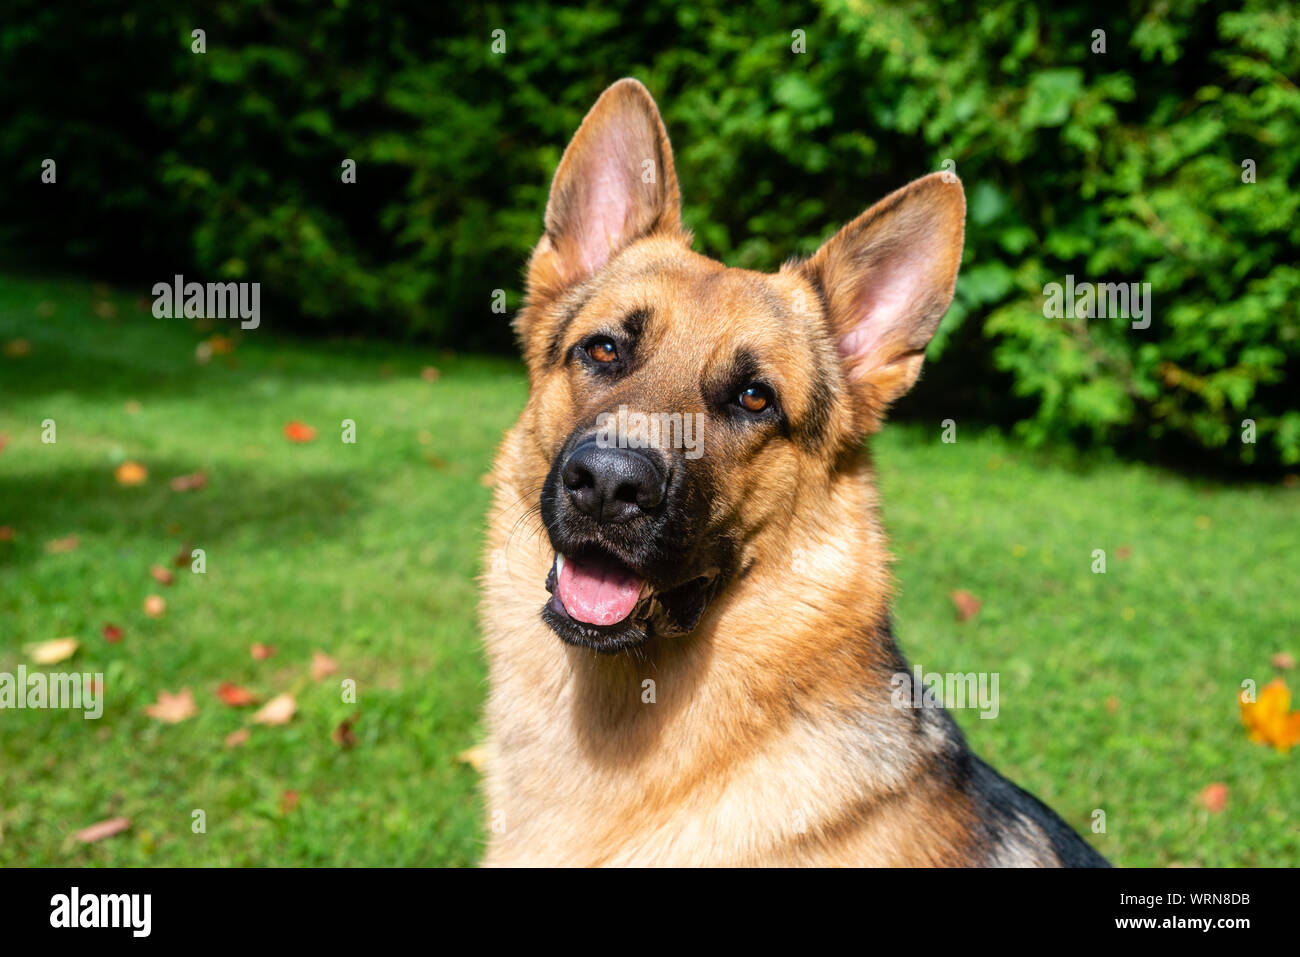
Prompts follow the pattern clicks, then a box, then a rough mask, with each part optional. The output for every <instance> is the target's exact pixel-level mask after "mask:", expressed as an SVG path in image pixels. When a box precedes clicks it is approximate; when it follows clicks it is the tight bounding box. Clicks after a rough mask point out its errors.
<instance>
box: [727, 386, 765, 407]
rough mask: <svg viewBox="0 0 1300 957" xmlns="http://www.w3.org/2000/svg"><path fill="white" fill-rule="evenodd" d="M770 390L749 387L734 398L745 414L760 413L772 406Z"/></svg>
mask: <svg viewBox="0 0 1300 957" xmlns="http://www.w3.org/2000/svg"><path fill="white" fill-rule="evenodd" d="M772 398H773V397H772V390H771V389H769V388H768V387H767V386H765V385H751V386H750V387H749V388H748V389H746V390H745V391H743V392H742V393H740V395H738V396H737V397H736V402H738V403H739V404H740V407H741V408H742V409H744V410H745V411H746V412H762V411H763V410H764V409H766V408H767V407H768V406H769V405H771V404H772Z"/></svg>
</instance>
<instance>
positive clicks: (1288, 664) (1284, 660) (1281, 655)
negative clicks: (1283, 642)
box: [1270, 651, 1295, 671]
mask: <svg viewBox="0 0 1300 957" xmlns="http://www.w3.org/2000/svg"><path fill="white" fill-rule="evenodd" d="M1270 660H1271V661H1272V662H1273V667H1274V668H1281V669H1282V670H1283V671H1290V670H1291V669H1292V668H1294V667H1295V658H1294V657H1293V656H1292V655H1291V654H1289V653H1288V652H1285V651H1279V652H1278V653H1277V654H1275V655H1274V656H1273V657H1272V658H1271V659H1270Z"/></svg>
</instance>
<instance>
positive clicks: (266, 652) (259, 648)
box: [248, 642, 275, 661]
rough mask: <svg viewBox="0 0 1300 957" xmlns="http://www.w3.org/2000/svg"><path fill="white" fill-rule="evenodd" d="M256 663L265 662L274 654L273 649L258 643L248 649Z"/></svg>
mask: <svg viewBox="0 0 1300 957" xmlns="http://www.w3.org/2000/svg"><path fill="white" fill-rule="evenodd" d="M248 650H249V651H250V652H251V653H252V655H253V657H254V658H255V659H256V660H257V661H265V660H266V659H267V658H270V657H271V656H272V655H273V654H275V648H274V647H273V646H271V645H263V644H261V643H260V642H259V643H258V644H256V645H253V647H252V648H249V649H248Z"/></svg>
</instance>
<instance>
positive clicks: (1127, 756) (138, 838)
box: [0, 278, 1300, 866]
mask: <svg viewBox="0 0 1300 957" xmlns="http://www.w3.org/2000/svg"><path fill="white" fill-rule="evenodd" d="M142 293H143V290H139V291H137V290H131V291H129V292H127V291H122V290H111V289H106V288H103V287H96V286H92V285H91V284H89V283H82V282H71V281H66V280H53V279H30V278H23V279H18V278H5V279H0V344H3V345H5V350H4V352H3V353H2V354H0V437H3V439H4V444H3V448H2V449H0V526H6V527H8V528H9V529H11V530H12V531H11V532H10V533H6V534H5V535H4V536H3V537H4V539H6V540H0V672H8V673H14V672H16V670H17V668H18V666H19V665H26V666H27V667H28V668H29V669H37V668H38V666H37V665H35V664H34V663H33V661H32V658H31V651H30V646H32V645H33V644H36V643H38V642H44V641H47V640H49V639H53V638H61V637H65V636H71V637H75V638H77V639H78V641H79V642H80V646H79V649H78V651H77V653H76V654H75V656H74V657H73V658H71V659H70V660H69V661H67V662H65V663H62V664H57V665H50V666H47V668H46V670H51V671H53V670H75V671H78V672H92V673H97V672H102V673H103V676H104V677H103V684H104V689H105V691H104V694H105V701H106V704H105V707H104V713H103V716H102V717H101V718H100V719H99V720H85V719H83V717H82V716H81V714H80V713H79V712H72V711H50V710H5V711H0V865H17V864H38V865H48V864H113V865H142V864H151V865H311V864H329V865H348V864H366V865H384V864H414V865H424V864H471V863H473V862H475V861H476V860H477V858H478V856H479V853H480V848H481V843H482V837H483V829H482V824H481V820H480V818H481V805H480V801H479V798H478V794H477V776H476V772H475V771H474V769H473V767H471V766H470V765H469V764H466V763H464V762H462V761H459V760H458V759H457V755H458V754H460V753H461V752H462V751H464V750H465V749H467V748H470V747H471V746H473V745H474V744H475V743H476V741H477V738H478V733H479V708H480V703H481V701H482V698H483V694H484V663H483V656H482V653H481V651H480V649H479V645H478V639H477V627H476V613H475V602H476V592H475V574H476V570H477V568H478V565H479V539H480V536H481V533H482V517H483V513H484V511H485V509H486V506H487V503H488V497H489V489H488V488H487V487H486V486H485V485H484V484H483V483H482V481H481V478H482V476H483V474H484V473H485V472H486V470H487V468H488V465H489V463H490V460H491V457H492V453H493V450H494V447H495V445H496V442H497V440H498V438H499V436H500V434H501V432H502V430H503V429H504V428H505V427H506V426H507V425H508V423H509V422H510V421H511V418H512V417H513V415H514V414H515V413H516V412H517V410H518V409H519V407H520V405H521V403H522V401H523V398H524V394H525V387H526V383H525V377H524V374H523V370H522V368H521V367H520V366H519V365H518V364H516V363H512V362H509V361H506V360H499V359H485V358H478V357H467V356H459V355H451V354H444V353H441V352H437V351H432V350H423V351H422V350H419V349H415V348H411V347H408V346H402V345H381V344H373V343H362V342H352V341H349V342H310V343H304V342H301V341H295V340H291V339H286V338H280V337H277V336H276V335H275V333H274V328H275V322H274V317H264V318H263V323H262V327H261V328H260V329H258V330H256V331H250V332H245V333H240V332H239V331H238V329H237V328H235V327H234V325H233V324H232V323H216V324H211V325H209V326H208V327H207V328H204V329H199V328H197V327H196V325H195V324H194V323H193V322H190V321H186V320H179V319H177V320H163V319H155V318H154V317H153V316H152V315H151V314H150V312H149V310H148V302H147V301H145V300H143V299H141V298H140V294H142ZM213 335H223V336H231V337H232V338H233V339H234V343H233V345H234V347H233V349H232V350H231V351H230V352H228V353H225V354H221V351H220V350H219V349H218V354H215V355H213V356H212V357H211V358H210V359H209V360H208V361H207V362H200V361H198V359H197V357H196V348H197V347H198V346H199V345H200V343H203V342H205V341H209V342H210V337H212V336H213ZM14 340H23V341H25V342H26V343H27V347H26V348H24V347H23V346H22V345H21V344H19V345H15V344H14ZM218 345H220V343H218ZM433 370H436V372H435V371H433ZM47 419H52V420H54V423H55V428H56V429H57V441H55V442H54V443H45V442H43V441H42V432H43V429H44V426H43V423H44V422H45V420H47ZM345 419H351V420H353V421H354V422H355V424H356V442H355V443H345V442H343V441H341V438H340V436H341V432H342V427H341V423H342V422H343V420H345ZM291 421H300V422H303V423H305V424H307V425H309V426H312V427H313V428H315V429H316V430H317V435H316V438H315V439H314V441H309V442H299V443H295V442H291V441H289V440H288V439H287V438H286V436H285V434H284V429H285V425H286V423H289V422H291ZM958 428H959V432H958V438H957V442H956V443H954V444H945V443H943V442H941V441H940V440H939V436H940V428H939V426H938V425H937V424H936V425H935V426H934V427H933V428H929V427H925V426H923V425H906V426H898V427H895V428H892V429H887V430H886V432H885V433H884V434H883V435H882V436H880V437H879V438H878V440H877V443H876V456H877V462H878V466H879V469H880V473H881V482H882V486H883V491H884V501H885V520H886V523H887V526H888V528H889V531H890V534H891V536H892V539H893V543H894V549H895V552H896V554H897V556H898V562H897V565H896V568H895V571H896V575H897V577H898V580H899V591H900V594H899V601H898V604H897V609H896V630H897V633H898V635H899V640H900V642H901V643H902V646H903V649H904V651H905V653H906V654H907V655H908V656H909V657H910V658H911V660H912V661H913V662H914V663H916V664H920V665H922V666H923V667H924V669H925V670H926V671H927V672H931V671H934V672H968V671H988V672H997V673H998V674H999V676H1000V703H999V714H998V716H997V718H996V719H995V720H981V719H980V718H979V717H978V713H977V712H976V711H974V710H967V711H961V712H958V713H957V718H958V720H959V721H960V723H961V724H962V726H963V728H964V729H965V730H966V731H967V733H968V735H969V737H970V738H971V740H972V743H973V744H974V746H975V747H976V749H977V750H979V751H980V752H981V753H982V754H983V755H984V756H985V757H986V758H988V759H989V760H990V761H991V762H992V763H993V764H994V765H995V766H996V767H998V768H999V769H1000V770H1002V771H1003V772H1004V773H1006V774H1007V775H1008V776H1010V777H1011V778H1012V779H1014V780H1016V781H1017V782H1018V783H1020V784H1021V785H1023V786H1025V787H1027V788H1028V789H1030V790H1032V791H1034V792H1035V793H1037V794H1038V795H1039V796H1040V797H1042V798H1043V799H1044V800H1045V801H1047V802H1048V803H1049V804H1051V805H1052V806H1053V807H1055V808H1056V809H1057V810H1058V811H1059V812H1060V813H1061V814H1062V815H1063V816H1064V817H1065V818H1066V819H1067V820H1068V821H1069V822H1070V823H1071V824H1072V825H1074V826H1075V827H1076V828H1078V829H1079V830H1081V831H1083V832H1085V834H1086V836H1087V837H1088V838H1089V840H1090V841H1091V842H1092V843H1093V844H1094V845H1095V846H1096V847H1097V848H1099V849H1100V850H1101V851H1102V852H1103V853H1105V854H1106V855H1108V856H1109V857H1111V859H1112V860H1114V861H1115V862H1116V863H1119V864H1124V865H1157V866H1160V865H1169V864H1176V863H1177V864H1185V865H1262V864H1273V865H1279V864H1286V865H1296V864H1300V828H1298V826H1297V823H1296V820H1295V818H1294V816H1293V812H1294V809H1295V808H1297V807H1300V773H1297V770H1298V767H1297V762H1298V761H1300V749H1295V750H1293V751H1292V752H1291V753H1289V754H1282V753H1278V752H1277V751H1275V750H1274V749H1272V748H1269V747H1265V746H1262V745H1258V744H1254V743H1251V742H1250V741H1249V740H1248V739H1247V737H1246V733H1245V731H1244V729H1243V728H1242V726H1241V722H1240V719H1239V716H1238V706H1237V703H1236V697H1235V696H1236V693H1237V689H1238V688H1239V686H1240V684H1241V682H1242V681H1243V680H1244V679H1247V678H1251V679H1254V680H1255V681H1256V682H1257V683H1258V684H1259V685H1260V686H1262V685H1263V684H1264V683H1265V682H1267V681H1268V680H1270V679H1271V678H1272V677H1274V676H1275V675H1276V674H1279V673H1282V674H1284V675H1285V676H1286V677H1288V679H1289V681H1290V684H1291V685H1292V686H1293V687H1295V686H1296V684H1297V681H1296V678H1295V673H1294V672H1290V673H1286V672H1278V671H1277V670H1276V669H1275V668H1274V666H1273V664H1272V663H1271V659H1272V658H1273V656H1274V655H1275V654H1277V653H1279V652H1290V653H1291V654H1293V655H1300V636H1298V635H1297V631H1296V623H1297V622H1298V621H1300V588H1297V579H1298V578H1300V575H1297V572H1298V571H1300V549H1298V548H1297V545H1300V535H1298V534H1297V517H1298V514H1300V490H1296V489H1294V488H1288V487H1284V486H1280V485H1273V486H1264V485H1255V486H1248V485H1238V486H1228V485H1222V484H1214V483H1210V482H1207V481H1202V480H1192V479H1187V478H1184V477H1180V476H1178V475H1175V474H1172V473H1169V472H1163V471H1159V470H1156V469H1153V468H1150V467H1146V466H1141V465H1133V464H1125V463H1116V462H1105V461H1093V460H1079V459H1077V458H1076V457H1074V456H1070V455H1066V454H1064V453H1061V452H1042V453H1033V454H1030V453H1027V452H1025V451H1023V450H1021V449H1019V448H1018V447H1017V446H1015V445H1014V444H1013V443H1011V442H1009V441H1008V440H1006V439H1003V438H1000V437H998V436H997V435H995V434H992V433H977V432H975V431H974V430H963V429H962V427H961V425H960V420H959V426H958ZM124 461H130V462H136V463H139V464H140V465H142V466H144V468H145V469H146V470H147V479H145V481H143V482H141V483H139V484H135V485H124V484H122V483H120V482H119V481H117V479H116V478H115V469H117V467H118V466H119V465H120V464H122V463H123V462H124ZM200 471H201V472H203V473H204V474H205V475H206V478H207V482H206V485H204V486H203V487H202V488H196V489H191V490H186V491H176V490H173V489H172V488H171V487H170V481H171V480H172V479H173V478H176V477H177V476H182V475H189V474H192V473H195V472H200ZM70 536H76V543H75V547H69V544H70V543H69V542H68V541H67V540H68V539H69V537H70ZM60 540H63V541H64V545H63V550H59V549H58V546H55V548H54V549H51V548H50V543H51V542H59V541H60ZM183 547H192V548H202V549H203V550H204V554H205V559H206V571H205V572H204V573H203V574H195V573H192V572H191V571H190V570H189V569H188V568H181V567H177V566H176V565H175V563H174V562H173V558H174V556H176V555H177V553H178V551H180V550H181V549H182V548H183ZM1094 549H1104V550H1105V552H1106V561H1107V567H1106V572H1105V573H1104V574H1094V573H1093V571H1092V565H1093V562H1094V558H1093V550H1094ZM154 565H161V566H166V567H167V568H171V569H173V570H174V574H175V582H174V583H173V584H171V585H164V584H161V583H159V582H157V581H155V580H154V578H153V577H151V573H150V568H151V566H154ZM957 589H964V590H967V591H969V592H970V593H972V594H973V595H974V596H976V597H977V598H978V599H979V600H980V601H981V603H982V604H981V607H980V610H979V612H978V614H976V615H975V616H974V617H973V618H972V619H970V620H968V621H959V620H958V618H957V616H956V614H955V613H954V606H953V602H952V600H951V598H950V594H951V593H952V592H953V591H954V590H957ZM151 595H158V596H161V597H162V598H164V599H165V603H166V608H165V612H164V613H163V614H162V615H161V616H156V617H155V616H151V615H148V614H146V613H145V610H144V605H145V601H146V598H147V597H148V596H151ZM107 624H112V625H114V626H117V627H118V628H120V629H121V632H122V637H121V640H120V641H117V642H110V641H108V640H106V638H105V637H104V633H103V629H104V626H105V625H107ZM254 644H265V645H269V646H272V647H273V648H274V649H275V653H274V654H273V655H272V656H271V657H269V658H265V659H264V660H259V659H256V658H255V657H254V656H253V654H252V653H251V651H250V649H251V647H252V646H253V645H254ZM315 652H321V653H324V654H326V655H328V656H329V657H330V658H332V659H333V660H334V661H335V662H337V665H338V670H337V672H335V673H334V674H332V675H328V676H324V677H321V676H319V675H318V676H316V677H313V675H312V674H311V671H310V669H311V662H312V656H313V653H315ZM344 680H350V681H352V682H355V687H356V703H350V702H347V701H344V700H343V695H342V693H341V685H342V682H343V681H344ZM227 682H228V683H231V684H234V685H237V686H239V687H241V688H244V689H246V690H248V691H250V692H252V693H253V695H254V696H256V697H257V698H258V699H259V701H260V702H265V701H267V700H269V699H270V698H272V697H273V696H275V695H277V694H281V693H286V692H287V693H291V694H293V695H294V697H295V700H296V704H297V713H296V714H295V715H294V716H293V718H292V719H291V720H289V721H288V722H287V723H284V724H279V725H263V724H257V723H254V721H253V714H254V712H255V711H256V706H253V707H232V706H230V705H228V704H226V703H224V702H223V701H222V700H221V698H220V697H219V696H218V693H217V692H218V689H219V688H220V687H221V686H222V684H223V683H227ZM183 688H189V689H190V690H191V692H192V694H193V696H194V701H195V705H196V708H197V713H196V714H194V716H193V717H190V718H188V719H186V720H183V721H181V722H179V723H175V724H168V723H164V722H162V721H159V720H157V719H155V718H154V717H151V716H149V715H148V714H146V713H145V710H144V709H145V708H146V706H149V705H151V704H153V703H154V702H155V700H156V699H157V696H158V694H159V693H160V692H162V691H167V692H177V691H180V690H181V689H183ZM358 715H359V717H356V720H355V723H354V725H353V726H352V730H351V735H352V737H353V739H354V740H353V741H352V744H351V746H350V747H344V746H343V745H342V744H340V743H339V742H338V741H336V740H335V739H336V738H338V737H340V735H339V734H337V733H336V732H337V729H338V728H339V726H340V723H341V722H343V721H345V720H346V719H350V718H352V717H354V716H358ZM241 729H248V730H249V731H250V734H249V735H248V737H247V740H246V742H245V743H243V744H238V745H235V746H228V744H227V739H228V737H229V736H230V735H231V734H232V733H235V732H239V731H241ZM1213 783H1221V784H1223V785H1226V788H1227V792H1226V793H1227V803H1226V806H1224V807H1223V808H1222V810H1218V811H1212V810H1210V809H1208V808H1207V807H1205V806H1203V804H1202V797H1201V795H1202V792H1203V791H1204V789H1205V788H1206V787H1207V786H1208V785H1211V784H1213ZM199 810H201V811H203V815H202V819H203V823H204V824H205V827H204V828H203V829H202V830H201V831H196V827H195V823H194V822H195V821H196V816H195V813H194V812H195V811H199ZM1096 810H1101V811H1104V812H1105V833H1093V830H1092V822H1093V820H1094V811H1096ZM119 816H120V817H126V818H129V819H130V821H131V826H130V828H129V829H128V830H126V831H124V832H123V833H120V834H118V835H116V836H113V837H108V838H105V839H103V840H100V841H97V842H93V843H86V842H82V841H80V840H78V839H77V837H76V836H75V835H76V832H77V831H79V830H80V829H82V828H84V827H86V826H88V825H91V824H93V823H95V822H98V821H101V820H104V819H108V818H113V817H119Z"/></svg>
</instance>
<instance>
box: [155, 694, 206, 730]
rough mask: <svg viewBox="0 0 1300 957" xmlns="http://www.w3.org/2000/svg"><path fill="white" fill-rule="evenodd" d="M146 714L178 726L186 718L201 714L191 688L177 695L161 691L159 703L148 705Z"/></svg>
mask: <svg viewBox="0 0 1300 957" xmlns="http://www.w3.org/2000/svg"><path fill="white" fill-rule="evenodd" d="M144 713H145V714H147V715H148V716H149V717H151V718H157V719H158V720H159V721H162V722H163V723H165V724H177V723H179V722H181V721H184V720H185V719H186V718H192V717H194V716H195V715H196V714H198V713H199V709H198V707H197V706H196V705H195V704H194V693H193V692H191V691H190V689H189V688H182V689H181V690H180V691H179V692H177V693H176V694H172V693H171V692H168V691H159V692H158V701H157V702H156V703H155V704H151V705H146V706H145V709H144Z"/></svg>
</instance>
